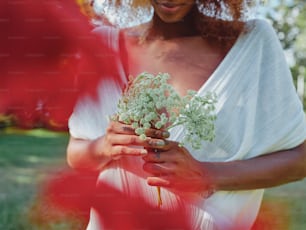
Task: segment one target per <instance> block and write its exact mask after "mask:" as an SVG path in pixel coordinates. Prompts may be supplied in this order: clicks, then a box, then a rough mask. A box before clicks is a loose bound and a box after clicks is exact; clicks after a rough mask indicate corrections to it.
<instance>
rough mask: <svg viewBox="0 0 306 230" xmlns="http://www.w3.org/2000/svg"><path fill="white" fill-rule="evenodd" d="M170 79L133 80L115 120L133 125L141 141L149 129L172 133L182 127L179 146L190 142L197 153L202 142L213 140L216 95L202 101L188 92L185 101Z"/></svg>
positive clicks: (146, 76) (144, 75) (149, 76)
mask: <svg viewBox="0 0 306 230" xmlns="http://www.w3.org/2000/svg"><path fill="white" fill-rule="evenodd" d="M169 77H170V76H169V74H166V73H159V74H158V75H156V76H154V75H152V74H149V73H145V72H144V73H142V74H140V75H138V76H137V77H135V78H134V79H131V80H130V81H129V83H128V86H127V88H126V89H125V91H124V92H123V95H122V98H121V100H120V101H119V103H118V114H117V116H114V119H117V120H119V121H121V122H123V123H126V124H131V125H132V127H133V128H135V132H136V134H137V135H140V136H141V138H146V136H145V130H146V129H149V128H156V129H169V128H171V127H174V126H177V125H183V126H184V129H185V136H184V138H183V141H182V142H181V143H180V144H181V145H184V144H186V143H187V142H190V144H191V146H192V147H193V148H195V149H198V148H200V147H201V142H202V141H212V140H213V139H214V136H215V134H214V121H215V119H216V115H215V114H214V110H215V106H214V104H215V103H216V95H215V94H213V93H207V94H206V95H205V96H203V97H200V96H197V95H196V92H195V91H192V90H189V91H188V93H187V95H186V96H185V97H180V96H179V95H178V93H177V92H176V91H175V90H174V88H173V87H172V86H171V85H170V84H168V83H167V81H168V79H169Z"/></svg>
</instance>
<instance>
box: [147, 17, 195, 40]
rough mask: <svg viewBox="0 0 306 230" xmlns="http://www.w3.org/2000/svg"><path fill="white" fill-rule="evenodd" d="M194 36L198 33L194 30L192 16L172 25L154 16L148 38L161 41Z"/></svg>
mask: <svg viewBox="0 0 306 230" xmlns="http://www.w3.org/2000/svg"><path fill="white" fill-rule="evenodd" d="M196 35H200V33H199V32H198V31H197V29H196V28H195V24H194V21H193V17H192V15H188V16H186V17H185V18H184V19H183V20H182V21H178V22H174V23H166V22H164V21H162V20H161V19H160V18H159V17H158V16H157V15H154V16H153V19H152V27H151V28H150V31H149V34H148V38H150V37H153V38H154V37H162V38H163V39H171V38H177V37H188V36H196Z"/></svg>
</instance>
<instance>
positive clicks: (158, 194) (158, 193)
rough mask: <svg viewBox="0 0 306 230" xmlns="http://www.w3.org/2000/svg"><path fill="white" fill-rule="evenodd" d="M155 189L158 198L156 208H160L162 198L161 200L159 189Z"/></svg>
mask: <svg viewBox="0 0 306 230" xmlns="http://www.w3.org/2000/svg"><path fill="white" fill-rule="evenodd" d="M156 188H157V196H158V207H159V208H160V207H161V206H162V204H163V201H162V198H161V190H160V187H159V186H158V187H156Z"/></svg>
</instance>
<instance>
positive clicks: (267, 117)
mask: <svg viewBox="0 0 306 230" xmlns="http://www.w3.org/2000/svg"><path fill="white" fill-rule="evenodd" d="M248 28H249V29H248V30H247V31H246V32H245V33H243V34H241V35H240V36H239V38H238V40H237V42H236V43H235V45H234V46H233V47H232V49H231V50H230V51H229V53H228V54H227V55H226V57H225V58H224V60H223V61H222V62H221V64H220V65H219V66H218V67H217V69H216V70H215V71H214V73H213V74H212V75H211V76H210V78H209V79H208V81H207V82H206V83H205V84H204V85H203V86H202V87H201V88H200V90H199V91H198V94H199V95H202V94H204V93H205V92H207V91H211V92H215V93H216V94H217V96H218V102H217V120H216V124H215V125H216V138H215V140H214V141H213V142H211V143H210V142H209V143H207V142H204V143H203V144H202V148H201V149H200V150H198V151H194V150H193V149H192V148H189V147H188V146H187V148H188V149H189V151H190V152H191V154H192V155H193V157H194V158H196V159H197V160H199V161H232V160H239V159H247V158H252V157H256V156H259V155H264V154H267V153H270V152H274V151H278V150H283V149H290V148H293V147H295V146H297V145H299V144H301V143H302V142H303V141H304V140H305V137H306V121H305V115H304V112H303V108H302V104H301V102H300V100H299V98H298V96H297V94H296V91H295V88H294V85H293V82H292V77H291V74H290V71H289V68H288V65H287V64H286V61H285V58H284V54H283V51H282V48H281V45H280V43H279V41H278V38H277V36H276V34H275V32H274V30H273V28H272V27H271V26H270V25H269V24H268V23H267V22H266V21H264V20H254V21H250V22H249V23H248ZM105 31H107V32H105ZM97 32H98V33H104V34H105V33H107V34H108V35H107V36H112V38H111V39H109V40H108V41H109V42H110V43H112V45H113V46H114V47H115V48H118V46H117V45H116V44H114V43H116V42H118V31H116V30H115V29H107V30H106V29H105V28H102V29H98V30H97ZM118 70H119V71H121V72H122V74H123V71H122V65H121V64H120V61H118ZM144 71H145V70H144ZM123 78H124V77H123ZM120 93H121V90H120V87H119V85H117V84H116V83H114V82H113V81H107V80H104V81H103V82H102V83H101V86H100V88H99V98H100V101H99V102H93V101H91V100H90V99H89V98H87V99H86V98H85V99H83V100H81V101H80V102H79V104H78V105H77V106H76V108H75V111H74V113H73V114H72V116H71V118H70V120H69V128H70V133H71V135H72V136H74V137H77V138H85V139H95V138H97V137H99V136H101V135H103V133H104V130H105V128H106V126H107V123H108V119H107V117H108V116H109V115H112V114H114V113H115V112H116V103H117V101H118V99H119V97H120ZM182 136H183V130H182V127H176V128H174V129H172V130H171V135H170V139H171V140H175V141H180V140H181V139H182ZM142 165H143V161H142V159H141V157H139V158H138V157H126V158H121V159H120V160H118V161H113V162H112V163H111V164H110V165H108V166H107V168H106V169H105V170H103V171H102V172H101V173H100V176H99V178H98V182H97V184H99V182H100V181H103V182H104V183H107V184H110V185H112V186H114V187H115V188H116V189H119V190H121V191H123V192H124V193H126V194H129V195H131V196H134V195H140V196H144V198H145V199H146V200H147V201H148V202H149V203H151V204H152V205H156V202H157V192H156V188H155V187H150V186H148V185H147V183H146V176H147V175H146V173H145V172H144V171H143V170H142ZM254 167H256V166H254ZM267 176H268V175H267ZM263 191H264V190H263V189H259V190H250V191H238V192H236V191H235V192H231V191H229V192H228V191H218V192H216V193H215V194H213V195H212V196H211V197H210V198H208V199H206V200H204V199H202V198H201V197H200V196H199V195H197V194H194V197H193V198H192V199H190V200H189V201H185V200H184V201H183V200H182V199H181V198H180V197H178V196H176V195H175V194H173V193H171V192H169V191H167V190H166V189H162V198H163V202H164V204H163V206H162V208H164V209H170V210H171V209H173V208H175V207H180V205H182V204H184V205H187V206H186V208H187V209H188V210H189V213H190V222H191V224H192V229H212V228H213V227H212V226H213V225H216V226H217V228H218V229H221V230H223V229H226V230H231V229H233V230H234V229H250V228H251V226H252V224H253V222H254V220H255V219H256V216H257V213H258V210H259V207H260V203H261V200H262V196H263ZM186 202H187V203H186ZM102 226H103V223H102V222H101V220H100V219H99V216H98V214H97V213H95V210H92V211H91V218H90V222H89V225H88V230H96V229H103V227H102Z"/></svg>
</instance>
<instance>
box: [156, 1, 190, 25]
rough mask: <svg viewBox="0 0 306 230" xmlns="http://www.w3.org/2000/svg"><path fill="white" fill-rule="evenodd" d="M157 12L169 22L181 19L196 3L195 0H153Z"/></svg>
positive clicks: (162, 18)
mask: <svg viewBox="0 0 306 230" xmlns="http://www.w3.org/2000/svg"><path fill="white" fill-rule="evenodd" d="M151 3H152V6H153V8H154V11H155V14H157V15H158V17H160V19H161V20H162V21H164V22H167V23H172V22H179V21H181V20H182V19H183V18H184V17H185V16H186V15H187V14H188V13H189V11H190V10H191V8H192V7H193V5H194V4H195V0H151Z"/></svg>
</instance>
